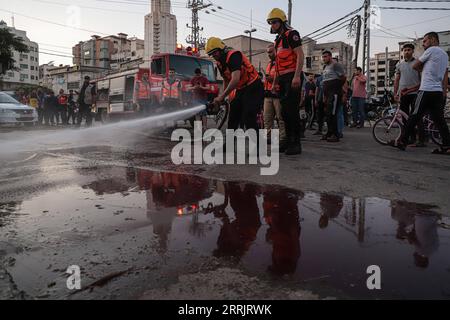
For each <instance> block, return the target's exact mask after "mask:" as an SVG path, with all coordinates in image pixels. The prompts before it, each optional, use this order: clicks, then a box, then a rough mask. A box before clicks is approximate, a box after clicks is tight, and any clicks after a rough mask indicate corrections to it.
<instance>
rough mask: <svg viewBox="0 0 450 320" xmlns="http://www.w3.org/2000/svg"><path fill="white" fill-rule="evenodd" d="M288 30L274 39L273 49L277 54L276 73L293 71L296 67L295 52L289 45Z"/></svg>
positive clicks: (282, 73)
mask: <svg viewBox="0 0 450 320" xmlns="http://www.w3.org/2000/svg"><path fill="white" fill-rule="evenodd" d="M291 31H292V29H291V30H288V31H286V32H285V33H284V34H283V35H281V36H280V37H279V38H278V39H277V40H276V41H275V50H276V54H277V58H276V68H277V74H278V75H284V74H288V73H292V72H295V71H296V69H297V54H296V53H295V52H294V50H293V49H292V48H291V47H290V45H289V42H288V39H289V33H290V32H291Z"/></svg>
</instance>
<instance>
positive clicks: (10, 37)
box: [0, 27, 29, 75]
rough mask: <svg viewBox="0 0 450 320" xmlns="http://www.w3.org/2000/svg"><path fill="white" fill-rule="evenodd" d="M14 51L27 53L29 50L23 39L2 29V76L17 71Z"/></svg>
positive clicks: (6, 29)
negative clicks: (7, 72) (9, 71)
mask: <svg viewBox="0 0 450 320" xmlns="http://www.w3.org/2000/svg"><path fill="white" fill-rule="evenodd" d="M14 51H18V52H20V53H26V52H28V51H29V49H28V47H27V45H25V44H24V43H23V39H22V38H20V37H16V36H15V35H14V34H13V33H11V32H10V31H9V29H8V28H2V27H0V75H4V74H5V73H6V71H8V70H17V68H16V67H15V65H14V64H15V63H16V61H15V60H14Z"/></svg>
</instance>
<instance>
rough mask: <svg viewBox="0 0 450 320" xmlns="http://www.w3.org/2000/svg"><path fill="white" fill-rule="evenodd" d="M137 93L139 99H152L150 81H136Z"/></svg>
mask: <svg viewBox="0 0 450 320" xmlns="http://www.w3.org/2000/svg"><path fill="white" fill-rule="evenodd" d="M136 94H137V99H139V100H141V99H142V100H146V99H150V83H149V82H147V81H141V80H137V81H136Z"/></svg>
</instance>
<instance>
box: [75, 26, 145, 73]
mask: <svg viewBox="0 0 450 320" xmlns="http://www.w3.org/2000/svg"><path fill="white" fill-rule="evenodd" d="M72 54H73V56H74V57H73V64H74V65H77V66H82V67H94V68H102V69H119V67H120V64H121V63H123V62H126V61H130V60H134V59H137V58H142V57H143V56H144V40H141V39H138V38H136V37H133V38H128V35H127V34H124V33H119V34H118V35H111V36H107V37H100V36H97V35H93V36H92V37H91V39H90V40H88V41H81V42H79V43H78V44H76V45H75V46H74V47H73V48H72Z"/></svg>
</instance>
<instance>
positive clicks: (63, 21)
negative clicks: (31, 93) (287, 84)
mask: <svg viewBox="0 0 450 320" xmlns="http://www.w3.org/2000/svg"><path fill="white" fill-rule="evenodd" d="M186 2H187V1H183V0H177V1H172V7H173V13H174V14H175V15H176V16H177V19H178V42H179V43H184V42H185V38H186V36H187V35H188V34H189V30H188V29H187V28H186V23H190V11H189V10H188V9H187V8H186ZM205 2H207V1H205ZM212 2H213V4H214V5H215V7H213V8H216V10H217V14H215V15H211V14H209V15H208V14H206V13H201V14H200V23H201V25H202V26H203V27H204V30H205V31H204V36H205V37H209V36H219V37H223V38H224V37H230V36H234V35H238V34H242V33H243V31H244V30H245V29H249V28H250V15H251V12H252V14H253V21H254V27H255V28H256V29H258V32H257V33H256V34H255V37H259V38H262V39H266V40H273V36H272V35H271V34H270V33H269V32H268V31H269V26H268V25H267V24H266V23H265V19H266V17H267V14H268V12H269V11H270V10H271V9H272V8H273V7H280V8H283V9H287V3H288V1H287V0H271V1H268V0H245V1H243V0H214V1H212ZM293 2H294V9H293V26H294V27H295V28H297V29H298V30H299V31H300V33H301V34H302V35H306V34H308V33H310V32H312V31H314V30H317V29H319V28H321V27H323V26H325V25H327V24H328V23H330V22H332V21H334V20H337V19H338V18H341V17H343V16H345V15H346V14H348V13H350V12H351V11H353V10H355V9H357V8H359V7H360V6H361V5H362V2H363V1H362V0H345V1H336V0H321V1H306V0H293ZM373 4H374V5H378V6H392V5H394V6H408V4H402V3H400V4H398V3H395V2H392V1H385V0H374V1H373ZM217 6H221V7H223V9H222V10H219V9H217ZM411 6H413V7H425V6H426V7H439V8H444V7H446V8H450V3H435V4H433V3H431V4H430V3H417V4H412V5H411ZM3 10H7V11H12V12H15V13H16V14H15V26H16V28H18V29H21V30H25V31H27V34H28V37H29V38H30V39H31V40H32V41H35V42H38V43H39V45H40V51H41V56H40V63H41V64H43V63H47V62H49V61H55V63H56V64H60V63H63V64H71V63H72V61H71V58H68V57H63V56H67V55H69V56H70V55H71V47H72V46H73V45H75V44H76V43H78V42H79V41H81V40H88V39H89V38H90V36H91V35H92V34H94V33H97V34H99V35H106V34H117V33H119V32H123V33H126V34H128V35H130V36H137V37H139V38H142V39H143V37H144V16H145V14H147V13H149V11H150V0H149V1H145V0H81V1H69V0H21V1H12V0H0V19H2V20H4V21H6V22H7V23H8V25H11V13H8V12H5V11H3ZM78 13H79V15H78ZM77 16H79V19H77ZM380 18H381V25H382V26H383V27H384V28H385V29H383V31H385V32H387V33H385V32H383V31H380V30H376V31H373V33H372V35H373V37H372V54H373V53H375V52H384V48H385V47H386V46H389V47H390V49H391V50H396V49H398V42H399V41H404V40H407V38H406V37H416V35H417V36H421V35H423V34H424V33H426V32H428V31H433V30H435V31H444V30H448V29H450V28H449V26H450V23H449V22H450V11H444V10H440V11H403V10H382V11H381V16H380ZM38 19H40V20H38ZM44 20H45V21H51V22H54V23H57V24H50V23H47V22H45V21H44ZM67 25H71V26H76V27H77V28H79V29H84V30H79V29H74V28H68V27H66V26H67ZM332 40H341V41H345V42H347V43H350V44H352V45H353V44H354V41H355V39H354V38H348V37H347V32H346V30H345V29H344V30H341V31H339V32H337V33H335V34H332V35H329V36H327V37H325V38H322V39H320V40H319V42H327V41H332ZM43 52H45V53H43ZM51 54H53V55H51ZM57 55H62V56H57Z"/></svg>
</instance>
